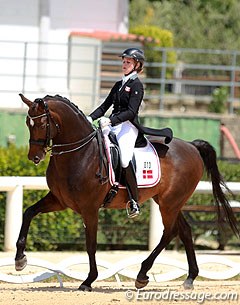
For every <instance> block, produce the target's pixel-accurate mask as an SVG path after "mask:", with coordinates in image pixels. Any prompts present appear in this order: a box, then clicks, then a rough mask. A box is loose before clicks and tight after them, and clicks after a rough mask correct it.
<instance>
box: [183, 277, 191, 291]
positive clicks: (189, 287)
mask: <svg viewBox="0 0 240 305" xmlns="http://www.w3.org/2000/svg"><path fill="white" fill-rule="evenodd" d="M183 287H184V289H193V288H194V287H193V280H191V279H186V280H185V281H184V283H183Z"/></svg>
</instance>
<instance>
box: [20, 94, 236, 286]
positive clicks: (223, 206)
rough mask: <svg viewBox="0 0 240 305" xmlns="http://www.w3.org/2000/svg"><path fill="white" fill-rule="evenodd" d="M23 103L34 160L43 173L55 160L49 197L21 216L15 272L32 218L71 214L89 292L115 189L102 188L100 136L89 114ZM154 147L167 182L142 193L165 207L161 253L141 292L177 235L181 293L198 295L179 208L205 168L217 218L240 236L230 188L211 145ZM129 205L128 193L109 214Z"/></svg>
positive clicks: (42, 101) (49, 100)
mask: <svg viewBox="0 0 240 305" xmlns="http://www.w3.org/2000/svg"><path fill="white" fill-rule="evenodd" d="M20 97H21V99H22V101H23V102H24V103H25V104H26V105H27V106H28V108H29V109H28V114H27V118H26V124H27V126H28V128H29V131H30V140H29V145H30V147H29V152H28V158H29V160H31V161H33V162H34V163H35V164H36V165H37V164H38V163H39V162H40V161H41V160H43V159H44V158H45V156H46V153H47V151H48V150H49V149H51V157H50V161H49V165H48V168H47V171H46V178H47V183H48V187H49V192H48V193H47V195H46V196H45V197H43V198H42V199H40V200H39V201H38V202H36V203H35V204H34V205H32V206H31V207H29V208H27V209H26V211H25V212H24V214H23V222H22V226H21V230H20V233H19V237H18V240H17V243H16V247H17V251H16V257H15V268H16V270H18V271H20V270H22V269H24V267H25V266H26V265H27V258H26V255H25V254H24V250H25V247H26V240H27V234H28V230H29V226H30V223H31V220H32V219H33V217H35V216H36V215H37V214H39V213H48V212H53V211H61V210H64V209H66V208H71V209H72V210H73V211H75V212H77V213H79V214H80V215H81V217H82V219H83V222H84V228H85V235H86V249H87V253H88V256H89V273H88V276H87V278H86V280H85V281H84V282H83V283H82V284H81V285H80V287H79V289H80V290H86V291H91V290H92V287H91V284H92V283H93V282H94V280H96V278H97V276H98V271H97V265H96V259H95V254H96V245H97V241H96V236H97V227H98V212H99V208H100V207H101V206H102V203H103V201H104V198H105V197H106V195H107V194H108V192H109V190H110V187H111V185H110V183H109V181H108V180H106V183H103V180H104V177H107V169H106V168H105V167H104V166H101V164H102V163H101V160H100V149H101V143H100V142H99V139H98V137H97V133H98V131H97V129H96V128H93V126H92V125H91V124H90V123H89V121H88V120H87V119H86V116H85V115H84V113H83V112H82V111H80V110H79V109H78V107H76V106H75V105H74V104H73V103H71V102H70V101H69V100H68V99H66V98H63V97H61V96H59V95H56V96H45V97H44V98H38V99H36V100H35V101H30V100H29V99H27V98H26V97H24V96H23V95H22V94H20ZM149 140H150V141H151V143H152V145H153V146H154V147H155V149H156V151H157V154H158V157H159V159H160V162H161V179H160V181H159V183H158V184H157V185H155V186H153V187H150V188H140V189H139V202H140V203H143V202H145V201H146V200H148V199H149V198H153V199H154V201H155V202H156V203H157V204H158V205H159V209H160V213H161V215H162V221H163V225H164V232H163V235H162V237H161V239H160V240H159V243H158V245H157V246H156V248H155V249H154V250H153V251H152V252H151V254H150V255H149V256H148V257H147V258H146V259H145V260H144V261H143V262H142V264H141V268H140V271H139V273H138V275H137V279H136V281H135V286H136V287H137V288H142V287H144V286H146V285H147V284H148V276H147V272H148V271H149V270H150V268H151V267H152V265H153V263H154V260H155V259H156V257H157V256H158V255H159V253H160V252H161V251H162V250H163V249H164V248H165V247H166V246H167V245H168V244H169V243H170V241H171V240H172V239H173V238H174V237H175V236H176V235H179V237H180V239H181V240H182V242H183V244H184V247H185V250H186V255H187V261H188V266H189V270H188V275H187V278H186V279H185V281H184V283H183V285H184V287H185V288H186V289H188V288H192V287H193V281H194V279H195V278H196V277H197V275H198V266H197V261H196V256H195V252H194V247H193V241H192V235H191V228H190V226H189V224H188V223H187V222H186V220H185V218H184V216H183V214H182V212H181V208H182V207H183V205H184V204H185V203H186V202H187V200H188V199H189V197H190V196H191V195H192V193H193V192H194V190H195V188H196V186H197V184H198V182H199V181H200V179H201V177H202V175H203V172H204V167H205V169H206V171H207V173H208V175H209V176H210V178H211V181H212V186H213V196H214V198H215V201H216V205H217V207H218V213H219V214H220V212H221V211H222V210H223V212H224V215H225V218H226V220H227V221H228V223H229V224H230V226H231V228H232V230H233V231H234V232H235V234H238V228H237V225H236V220H235V218H234V214H233V212H232V209H231V207H230V205H229V202H228V200H227V197H226V195H225V194H224V191H223V190H222V188H221V186H223V187H225V188H227V186H226V184H225V182H224V180H223V178H222V176H221V174H220V173H219V169H218V166H217V161H216V152H215V150H214V148H213V147H212V146H211V145H210V144H209V143H208V142H206V141H203V140H194V141H192V142H186V141H183V140H181V139H178V138H173V139H172V141H171V142H170V143H169V144H168V145H166V144H164V139H163V138H162V137H150V138H149ZM103 158H106V157H103ZM103 161H104V160H103ZM105 161H106V160H105ZM96 173H97V175H96ZM127 201H128V194H127V191H126V190H125V189H120V190H119V192H118V194H117V196H116V197H115V198H114V199H113V201H112V202H111V203H110V204H109V206H108V208H113V209H125V207H126V203H127Z"/></svg>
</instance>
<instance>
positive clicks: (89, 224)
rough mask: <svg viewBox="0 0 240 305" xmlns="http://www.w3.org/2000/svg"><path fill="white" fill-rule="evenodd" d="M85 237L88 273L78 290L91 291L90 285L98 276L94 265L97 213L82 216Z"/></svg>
mask: <svg viewBox="0 0 240 305" xmlns="http://www.w3.org/2000/svg"><path fill="white" fill-rule="evenodd" d="M82 217H83V221H84V226H85V235H86V247H87V253H88V257H89V268H90V270H89V273H88V277H87V278H86V280H85V281H84V282H83V283H82V284H81V285H80V286H79V290H83V291H92V287H91V284H92V282H94V281H95V280H96V278H97V276H98V271H97V264H96V257H95V254H96V249H97V227H98V211H96V212H95V215H93V213H91V215H90V212H88V215H86V216H85V217H84V215H83V214H82Z"/></svg>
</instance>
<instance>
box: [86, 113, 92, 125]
mask: <svg viewBox="0 0 240 305" xmlns="http://www.w3.org/2000/svg"><path fill="white" fill-rule="evenodd" d="M86 118H87V120H88V121H89V122H90V123H91V124H92V123H93V119H92V118H91V117H90V116H89V115H87V116H86Z"/></svg>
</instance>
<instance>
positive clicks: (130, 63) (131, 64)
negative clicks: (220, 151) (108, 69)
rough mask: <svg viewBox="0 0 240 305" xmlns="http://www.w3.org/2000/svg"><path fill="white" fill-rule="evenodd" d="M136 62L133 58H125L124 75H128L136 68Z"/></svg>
mask: <svg viewBox="0 0 240 305" xmlns="http://www.w3.org/2000/svg"><path fill="white" fill-rule="evenodd" d="M135 64H136V63H135V60H134V59H133V58H128V57H123V59H122V71H123V74H124V75H128V74H129V73H131V72H132V71H133V70H134V68H135Z"/></svg>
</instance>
